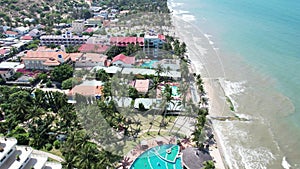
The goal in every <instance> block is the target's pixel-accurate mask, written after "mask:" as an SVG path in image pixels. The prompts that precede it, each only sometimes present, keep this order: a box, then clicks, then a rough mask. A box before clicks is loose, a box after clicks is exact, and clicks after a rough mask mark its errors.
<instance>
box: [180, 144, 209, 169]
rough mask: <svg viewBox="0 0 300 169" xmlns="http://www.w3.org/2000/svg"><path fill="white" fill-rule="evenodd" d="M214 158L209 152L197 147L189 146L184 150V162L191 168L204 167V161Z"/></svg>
mask: <svg viewBox="0 0 300 169" xmlns="http://www.w3.org/2000/svg"><path fill="white" fill-rule="evenodd" d="M209 160H212V157H211V156H210V154H209V152H207V151H204V150H203V151H200V150H199V149H197V148H193V147H189V148H186V149H184V150H183V151H182V162H183V164H184V165H185V166H186V167H188V168H189V169H199V168H202V167H203V162H205V161H209Z"/></svg>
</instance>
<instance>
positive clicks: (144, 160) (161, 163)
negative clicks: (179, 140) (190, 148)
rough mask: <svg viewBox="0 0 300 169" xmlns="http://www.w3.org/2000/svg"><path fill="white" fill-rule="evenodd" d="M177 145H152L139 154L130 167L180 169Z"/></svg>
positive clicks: (135, 168) (139, 168)
mask: <svg viewBox="0 0 300 169" xmlns="http://www.w3.org/2000/svg"><path fill="white" fill-rule="evenodd" d="M178 154H179V146H178V145H174V144H167V145H161V146H156V147H153V148H151V149H149V150H147V151H145V152H144V153H143V154H141V155H140V156H139V157H138V158H137V159H136V160H135V161H134V162H133V164H132V165H131V167H130V169H182V165H181V157H178Z"/></svg>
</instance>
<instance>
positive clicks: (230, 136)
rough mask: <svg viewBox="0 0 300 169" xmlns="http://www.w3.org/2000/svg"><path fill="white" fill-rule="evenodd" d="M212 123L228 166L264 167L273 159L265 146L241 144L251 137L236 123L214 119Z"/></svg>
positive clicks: (261, 168)
mask: <svg viewBox="0 0 300 169" xmlns="http://www.w3.org/2000/svg"><path fill="white" fill-rule="evenodd" d="M237 123H238V122H237ZM214 124H215V125H214V126H215V127H214V128H215V132H216V134H217V135H218V138H219V141H220V142H221V143H220V144H221V146H222V148H223V154H224V158H225V160H226V163H227V165H228V167H229V168H234V169H239V168H246V169H253V168H255V169H266V168H267V166H268V165H269V164H270V163H271V162H272V161H273V160H274V159H275V157H274V155H273V154H272V153H271V151H270V150H269V149H268V148H266V147H255V148H253V147H247V146H242V145H243V143H245V142H247V141H251V140H252V137H251V135H249V132H246V131H245V130H242V129H241V128H239V127H237V126H236V123H233V122H232V121H231V122H230V123H229V122H220V121H216V122H214ZM228 131H230V132H228ZM224 147H226V148H224Z"/></svg>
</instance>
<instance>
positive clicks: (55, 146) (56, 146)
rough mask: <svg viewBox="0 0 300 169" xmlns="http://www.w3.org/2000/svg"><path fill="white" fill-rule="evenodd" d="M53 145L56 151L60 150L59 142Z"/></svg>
mask: <svg viewBox="0 0 300 169" xmlns="http://www.w3.org/2000/svg"><path fill="white" fill-rule="evenodd" d="M53 145H54V148H55V149H59V148H60V142H59V141H58V140H55V141H54V143H53Z"/></svg>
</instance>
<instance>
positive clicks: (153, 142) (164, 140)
mask: <svg viewBox="0 0 300 169" xmlns="http://www.w3.org/2000/svg"><path fill="white" fill-rule="evenodd" d="M158 137H159V139H158ZM158 137H157V138H152V139H149V140H147V145H148V148H143V147H142V146H141V145H137V146H136V147H135V148H134V149H132V150H131V151H130V152H129V153H127V155H126V156H127V157H129V158H130V159H131V160H132V161H133V162H134V161H135V160H136V158H138V157H139V156H140V155H141V154H143V153H144V152H145V151H147V150H149V149H151V148H153V147H156V146H160V145H164V144H177V138H175V137H164V136H158ZM183 146H184V147H192V145H191V144H183Z"/></svg>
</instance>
